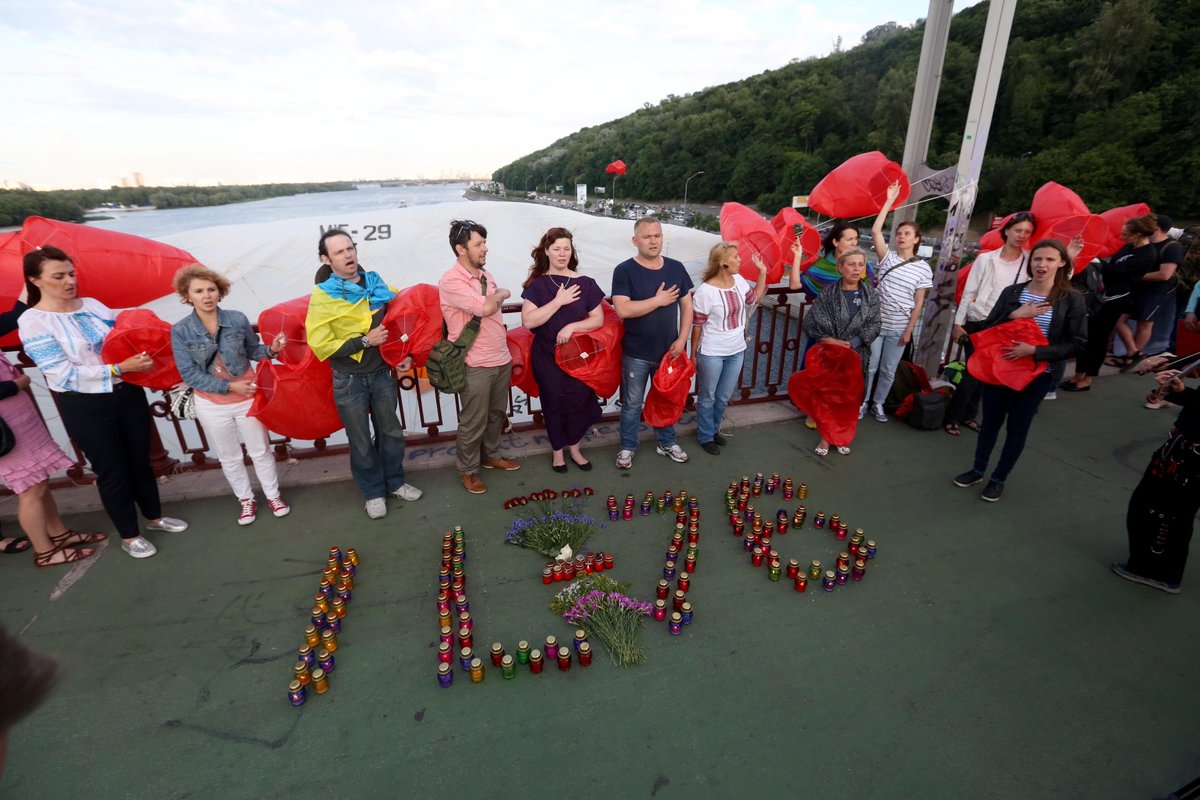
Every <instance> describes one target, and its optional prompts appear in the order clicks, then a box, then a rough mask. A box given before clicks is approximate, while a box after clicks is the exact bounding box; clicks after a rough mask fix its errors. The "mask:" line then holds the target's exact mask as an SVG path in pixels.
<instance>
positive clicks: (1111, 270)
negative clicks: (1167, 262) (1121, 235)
mask: <svg viewBox="0 0 1200 800" xmlns="http://www.w3.org/2000/svg"><path fill="white" fill-rule="evenodd" d="M1157 265H1158V250H1157V249H1155V247H1154V245H1152V244H1148V243H1147V244H1145V245H1142V246H1141V247H1134V246H1133V245H1131V244H1127V245H1124V246H1123V247H1122V248H1121V249H1120V250H1118V251H1117V252H1116V253H1114V254H1113V255H1112V257H1111V258H1110V259H1108V261H1107V262H1105V264H1104V266H1103V267H1102V268H1101V274H1102V275H1103V276H1104V294H1106V295H1108V296H1109V297H1118V296H1120V295H1123V294H1129V293H1130V292H1132V291H1133V288H1134V287H1135V286H1137V285H1138V283H1139V282H1140V281H1141V280H1142V276H1143V275H1145V274H1146V273H1147V272H1153V271H1154V270H1155V269H1156V268H1157Z"/></svg>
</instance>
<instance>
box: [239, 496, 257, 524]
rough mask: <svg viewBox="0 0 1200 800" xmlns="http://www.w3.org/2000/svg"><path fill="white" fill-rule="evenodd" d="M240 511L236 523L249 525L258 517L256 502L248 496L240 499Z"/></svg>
mask: <svg viewBox="0 0 1200 800" xmlns="http://www.w3.org/2000/svg"><path fill="white" fill-rule="evenodd" d="M241 503H242V513H241V514H238V525H249V524H250V523H252V522H254V520H256V519H258V503H256V502H254V498H253V497H250V498H247V499H245V500H242V501H241Z"/></svg>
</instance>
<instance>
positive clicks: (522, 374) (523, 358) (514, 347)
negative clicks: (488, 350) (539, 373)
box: [505, 326, 542, 397]
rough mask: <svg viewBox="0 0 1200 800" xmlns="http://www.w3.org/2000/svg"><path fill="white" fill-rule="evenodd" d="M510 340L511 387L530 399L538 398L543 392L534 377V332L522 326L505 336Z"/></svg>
mask: <svg viewBox="0 0 1200 800" xmlns="http://www.w3.org/2000/svg"><path fill="white" fill-rule="evenodd" d="M505 336H506V338H507V339H508V354H509V355H510V356H512V377H511V378H510V379H509V386H515V387H517V388H518V389H520V390H521V391H522V392H524V393H525V394H527V395H529V396H530V397H538V396H540V395H541V393H542V390H541V389H540V388H539V387H538V384H537V379H536V378H534V377H533V361H532V360H531V355H530V354H531V353H532V351H533V331H531V330H529V329H528V328H526V327H524V326H522V327H520V328H513V329H511V330H509V331H508V332H507V333H506V334H505Z"/></svg>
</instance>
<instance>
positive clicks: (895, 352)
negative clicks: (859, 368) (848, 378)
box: [863, 331, 904, 406]
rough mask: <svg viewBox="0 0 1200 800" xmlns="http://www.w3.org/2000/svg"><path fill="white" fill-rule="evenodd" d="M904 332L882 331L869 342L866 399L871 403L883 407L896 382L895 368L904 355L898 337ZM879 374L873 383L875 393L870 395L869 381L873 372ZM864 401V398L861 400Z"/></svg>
mask: <svg viewBox="0 0 1200 800" xmlns="http://www.w3.org/2000/svg"><path fill="white" fill-rule="evenodd" d="M903 335H904V331H882V332H881V333H880V334H879V336H877V337H875V341H873V342H871V364H870V366H869V367H868V368H867V388H866V390H865V391H866V393H867V397H870V398H871V401H872V402H874V403H878V404H879V405H881V406H882V405H883V404H884V403H885V402H887V396H888V393H889V392H891V391H892V384H893V383H895V382H896V368H897V367H899V366H900V357H901V356H903V355H904V345H902V344H900V337H901V336H903ZM876 370H878V372H879V380H878V381H877V382H876V383H875V393H874V394H873V395H872V394H871V381H872V379H874V377H875V372H876ZM863 399H864V401H865V400H866V398H865V397H864V398H863Z"/></svg>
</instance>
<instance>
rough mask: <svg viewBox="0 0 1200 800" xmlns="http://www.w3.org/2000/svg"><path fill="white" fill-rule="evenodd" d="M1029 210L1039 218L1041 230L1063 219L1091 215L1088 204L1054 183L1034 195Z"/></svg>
mask: <svg viewBox="0 0 1200 800" xmlns="http://www.w3.org/2000/svg"><path fill="white" fill-rule="evenodd" d="M1029 210H1030V211H1032V212H1033V215H1034V216H1035V217H1037V223H1038V227H1039V228H1040V227H1042V226H1043V225H1049V224H1050V223H1051V222H1053V221H1054V220H1057V219H1061V218H1062V217H1073V216H1076V215H1078V214H1090V213H1091V212H1090V211H1089V210H1088V207H1087V203H1085V202H1083V200H1082V199H1081V198H1080V197H1079V195H1077V194H1075V192H1073V191H1071V190H1070V189H1068V188H1067V187H1066V186H1063V185H1062V184H1061V183H1055V182H1054V181H1050V182H1049V183H1044V184H1042V186H1041V187H1040V188H1039V189H1038V190H1037V191H1036V192H1034V193H1033V202H1031V203H1030V204H1029ZM1035 235H1036V234H1035Z"/></svg>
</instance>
